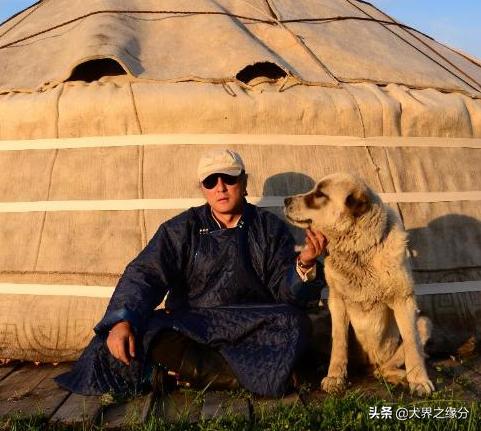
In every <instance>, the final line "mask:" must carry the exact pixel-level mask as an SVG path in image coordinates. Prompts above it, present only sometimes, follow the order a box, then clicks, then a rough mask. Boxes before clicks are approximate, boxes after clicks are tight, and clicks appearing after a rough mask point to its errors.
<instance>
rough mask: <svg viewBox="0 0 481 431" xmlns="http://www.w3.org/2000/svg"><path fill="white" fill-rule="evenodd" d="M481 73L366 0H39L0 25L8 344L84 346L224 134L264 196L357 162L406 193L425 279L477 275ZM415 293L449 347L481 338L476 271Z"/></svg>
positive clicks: (26, 350) (363, 172)
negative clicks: (131, 204)
mask: <svg viewBox="0 0 481 431" xmlns="http://www.w3.org/2000/svg"><path fill="white" fill-rule="evenodd" d="M480 91H481V66H480V64H479V62H478V61H477V60H476V59H472V58H470V57H469V56H467V55H464V54H460V53H458V52H456V51H455V50H452V49H450V48H448V47H446V46H443V45H441V44H439V43H438V42H436V41H434V40H432V39H431V38H429V37H427V36H426V35H424V34H422V33H419V32H417V31H415V30H414V29H411V28H409V27H407V26H403V25H401V24H399V23H397V22H396V21H394V20H393V19H392V18H390V17H388V16H387V15H385V14H383V13H382V12H381V11H379V10H378V9H376V8H375V7H373V6H372V5H370V4H368V3H366V2H363V1H357V0H316V1H307V0H306V1H294V0H291V1H289V0H268V1H265V0H248V1H247V0H246V1H234V0H232V1H227V0H219V1H192V0H189V1H187V0H184V1H179V0H176V1H173V0H172V1H166V0H163V1H153V0H144V1H132V0H129V1H127V0H91V1H89V2H85V1H78V0H73V1H72V0H70V1H66V0H43V1H41V2H39V3H36V4H35V5H33V6H32V7H31V8H29V9H27V10H25V11H24V12H22V13H20V14H19V15H17V16H15V17H14V18H12V19H11V20H9V21H7V22H5V23H4V24H2V25H1V26H0V140H1V141H0V184H1V185H2V187H0V244H1V247H0V358H2V357H3V358H19V359H30V360H38V361H58V360H71V359H74V358H76V357H77V356H78V354H79V353H80V351H81V350H82V349H83V347H85V345H86V344H87V342H88V340H89V339H90V337H91V336H92V334H93V333H92V327H93V326H94V324H95V323H96V321H97V320H99V319H100V317H101V316H102V313H103V311H104V309H105V306H106V304H107V302H108V294H106V293H105V292H111V290H112V288H113V287H114V286H115V283H116V281H117V280H118V278H119V276H120V275H121V273H122V271H123V269H124V268H125V265H126V264H127V263H128V262H129V261H130V260H131V259H132V258H134V257H135V256H136V254H137V253H138V252H139V251H140V250H141V249H142V247H143V246H145V244H146V242H147V241H148V239H149V238H150V237H151V236H152V235H153V233H154V232H155V230H156V229H157V227H158V225H159V224H160V223H161V222H163V221H165V220H167V219H168V218H170V217H172V216H173V215H175V214H177V213H179V212H180V211H182V209H183V208H185V207H186V206H185V202H186V201H185V200H189V199H199V198H200V197H201V195H200V192H199V190H198V185H197V181H196V178H195V172H196V165H197V161H198V159H199V157H200V155H201V154H202V153H204V152H205V151H207V150H209V149H211V148H213V147H214V146H218V145H219V144H222V142H223V138H222V136H224V137H225V139H224V142H225V146H229V147H230V148H232V149H234V150H235V151H238V152H239V153H240V154H241V155H242V157H243V159H244V161H245V163H246V166H247V170H248V173H249V186H248V191H249V197H252V198H256V197H258V198H260V202H259V205H266V206H268V207H269V209H270V210H272V211H274V212H275V213H277V214H279V215H280V216H281V217H282V211H281V208H280V206H279V205H280V204H279V205H277V206H276V205H274V206H273V205H271V204H268V203H267V202H268V201H269V199H270V198H272V197H277V198H279V199H278V200H277V201H278V202H281V201H282V200H281V197H282V196H286V195H289V194H295V193H300V192H304V191H306V190H308V189H309V188H310V187H312V185H313V183H314V181H317V180H318V179H320V178H321V177H322V176H324V175H326V174H329V173H332V172H337V171H349V172H352V173H354V174H358V175H360V176H361V177H363V178H365V179H366V181H367V182H368V183H369V184H370V185H371V186H372V187H373V189H374V190H376V191H377V192H379V193H381V194H389V193H394V194H395V199H394V200H393V201H391V203H390V205H392V206H393V208H395V209H396V211H398V212H399V214H400V216H401V217H402V220H403V222H404V225H405V228H406V230H407V231H408V232H409V234H410V243H409V255H410V259H411V263H412V266H413V271H414V277H415V281H416V283H418V285H419V286H418V289H417V290H418V291H419V292H422V289H423V288H425V287H426V286H429V285H432V286H438V284H439V283H443V286H445V285H446V283H461V284H459V285H462V283H463V282H478V281H480V280H481V206H480V205H479V195H480V194H479V193H480V191H481V175H480V165H481V157H480V148H481V93H480ZM219 134H220V135H221V136H219ZM125 135H129V139H128V140H126V141H125V143H123V144H122V145H114V146H112V145H107V144H105V142H106V141H103V140H102V139H103V137H119V138H118V139H119V141H122V142H124V140H122V139H123V137H124V136H125ZM141 135H150V136H151V139H149V141H148V142H147V141H145V140H143V139H141V138H145V136H141ZM86 137H91V138H92V139H93V141H89V142H90V144H89V145H84V144H85V142H86V141H85V140H84V138H86ZM156 137H158V139H157V138H156ZM236 137H237V138H236ZM353 137H357V138H359V139H358V141H356V142H357V144H355V145H354V144H351V142H353V141H352V138H353ZM72 138H79V139H72ZM244 138H245V139H244ZM46 139H50V141H42V140H46ZM111 139H114V140H115V138H111ZM243 139H244V140H243ZM214 141H215V143H214ZM359 141H360V142H361V144H359ZM92 142H93V144H92ZM109 142H111V141H109ZM43 143H46V144H45V145H44V144H43ZM463 192H469V193H471V194H470V197H469V198H457V197H456V196H457V193H463ZM416 193H417V194H418V195H416V196H417V198H416V199H414V201H409V199H404V197H405V196H407V195H409V194H416ZM448 193H453V194H452V195H449V196H450V197H449V199H445V200H444V199H443V196H447V194H448ZM434 195H436V197H435V198H434V197H433V196H434ZM410 196H411V195H410ZM419 196H421V197H419ZM439 196H441V197H439ZM453 196H454V197H453ZM148 200H163V201H162V202H163V203H162V205H161V207H157V208H151V207H149V206H148V205H147V204H146V203H147V201H148ZM125 201H135V205H137V206H136V207H135V208H133V209H132V208H127V207H125V205H124V202H125ZM39 202H40V203H42V202H48V203H51V204H55V205H57V204H58V206H55V205H54V206H50V207H48V206H47V207H45V208H44V207H42V206H41V205H40V206H38V203H39ZM99 202H100V203H99ZM102 202H109V205H110V202H113V207H112V208H109V207H108V205H107V207H105V208H104V207H102V208H100V207H101V206H102ZM188 202H190V201H188ZM76 204H78V205H80V207H82V208H81V209H77V210H72V207H73V206H74V205H76ZM42 205H43V204H42ZM82 205H83V206H82ZM154 206H155V205H154ZM293 232H294V234H295V235H296V238H297V239H298V240H299V242H301V241H302V232H299V231H296V230H293ZM56 286H57V287H58V288H60V289H64V291H63V293H62V291H61V292H60V293H59V291H58V289H56V288H55V287H56ZM83 287H85V292H87V288H89V290H88V292H89V293H88V294H87V293H85V294H83V293H82V292H83V291H82V288H83ZM49 289H51V292H52V294H49ZM92 289H93V293H92ZM95 289H97V290H98V292H97V293H96V291H95ZM431 290H432V289H431ZM431 293H432V292H431ZM419 304H420V306H421V309H422V310H423V311H424V312H426V313H427V314H428V315H430V316H431V318H432V319H433V321H434V328H435V334H434V338H433V343H434V344H433V346H434V347H433V351H441V350H443V349H445V350H449V351H453V350H456V348H458V347H459V346H460V345H461V344H462V343H463V342H464V341H466V340H469V339H470V337H471V339H474V340H475V342H476V341H477V340H479V334H480V332H479V331H480V329H481V328H480V326H479V325H480V323H479V322H480V319H479V317H480V314H481V311H480V309H481V301H480V293H479V291H476V289H475V291H468V292H465V293H453V292H451V291H450V292H447V293H446V292H445V291H442V292H441V291H440V293H439V294H430V295H421V296H420V297H419Z"/></svg>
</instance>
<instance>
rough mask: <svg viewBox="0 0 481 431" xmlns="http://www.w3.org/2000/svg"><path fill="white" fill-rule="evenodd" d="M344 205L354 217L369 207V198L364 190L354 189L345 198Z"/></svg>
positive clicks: (360, 214) (365, 211)
mask: <svg viewBox="0 0 481 431" xmlns="http://www.w3.org/2000/svg"><path fill="white" fill-rule="evenodd" d="M345 203H346V207H347V208H348V209H349V211H350V212H351V214H352V215H353V216H354V217H359V216H362V215H363V214H365V213H367V212H368V211H369V210H370V208H371V200H370V199H369V196H368V194H367V193H366V192H364V191H362V190H355V191H353V192H352V193H350V194H349V195H348V196H347V198H346V202H345Z"/></svg>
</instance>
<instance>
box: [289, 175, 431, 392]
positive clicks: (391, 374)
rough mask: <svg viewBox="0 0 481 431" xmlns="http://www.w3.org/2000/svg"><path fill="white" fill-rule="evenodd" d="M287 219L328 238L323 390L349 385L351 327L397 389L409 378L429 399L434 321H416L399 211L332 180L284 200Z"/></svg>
mask: <svg viewBox="0 0 481 431" xmlns="http://www.w3.org/2000/svg"><path fill="white" fill-rule="evenodd" d="M285 214H286V216H287V218H288V220H289V221H290V222H291V223H293V224H294V225H296V226H299V227H301V228H306V227H308V226H310V227H312V229H314V230H319V231H321V232H322V233H323V234H324V235H325V236H326V238H327V239H328V256H327V257H326V259H325V275H326V280H327V283H328V286H329V300H328V304H329V310H330V312H331V319H332V351H331V360H330V364H329V371H328V374H327V376H326V377H325V378H324V379H323V380H322V383H321V386H322V388H323V389H324V390H325V391H327V392H330V393H334V392H339V391H342V390H344V389H345V387H346V384H347V362H348V329H349V323H350V324H351V325H352V328H353V329H354V334H355V337H356V339H357V341H358V342H359V344H360V346H361V348H362V350H363V351H364V354H365V357H366V358H367V359H368V362H369V363H370V364H371V365H373V366H374V368H375V373H376V374H377V375H378V376H382V378H384V379H385V380H387V381H389V382H391V383H394V384H398V383H403V382H406V380H407V382H408V383H409V387H410V389H411V392H416V393H418V394H419V395H429V394H430V393H431V392H432V391H433V390H434V386H433V384H432V382H431V381H430V380H429V377H428V375H427V373H426V367H425V364H424V353H423V347H424V344H425V342H426V341H427V339H428V338H429V336H430V333H431V322H430V321H429V320H428V319H427V318H425V317H419V316H418V309H417V305H416V299H415V297H414V291H413V281H412V277H411V272H410V269H409V265H408V262H407V258H406V236H407V235H406V232H405V231H404V230H403V228H402V226H401V223H400V221H399V219H398V217H397V215H396V214H395V212H394V211H393V210H392V209H390V208H389V207H388V206H386V205H385V204H383V202H382V201H381V199H380V198H379V196H378V195H377V194H376V193H374V192H373V191H372V190H371V189H370V188H369V187H368V186H367V185H366V184H365V183H364V182H363V181H362V180H360V179H359V178H357V177H354V176H352V175H348V174H333V175H329V176H327V177H325V178H323V179H322V180H321V181H320V182H319V183H318V184H317V185H316V186H315V187H314V189H313V190H312V191H310V192H309V193H306V194H302V195H297V196H293V197H289V198H286V199H285ZM401 338H402V341H401ZM403 365H405V368H404V369H403V368H401V367H402V366H403Z"/></svg>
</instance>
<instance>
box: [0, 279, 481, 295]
mask: <svg viewBox="0 0 481 431" xmlns="http://www.w3.org/2000/svg"><path fill="white" fill-rule="evenodd" d="M114 289H115V287H114V286H81V285H71V284H22V283H0V294H5V295H41V296H44V295H48V296H74V297H90V298H110V297H111V296H112V293H113V292H114ZM414 290H415V293H416V295H418V296H423V295H442V294H448V293H465V292H480V291H481V280H478V281H462V282H453V283H431V284H417V285H416V286H415V288H414ZM327 296H328V289H323V290H322V293H321V297H322V299H326V298H327Z"/></svg>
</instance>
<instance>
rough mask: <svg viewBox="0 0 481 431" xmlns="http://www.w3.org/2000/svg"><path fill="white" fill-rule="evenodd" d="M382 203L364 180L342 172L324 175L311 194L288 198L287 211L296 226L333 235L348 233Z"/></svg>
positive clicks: (288, 217)
mask: <svg viewBox="0 0 481 431" xmlns="http://www.w3.org/2000/svg"><path fill="white" fill-rule="evenodd" d="M378 203H379V197H378V196H377V195H376V194H375V193H374V192H373V191H372V190H371V189H370V188H369V187H368V186H367V185H366V183H364V181H362V180H361V179H359V178H357V177H355V176H353V175H349V174H342V173H338V174H332V175H328V176H327V177H324V178H323V179H322V180H321V181H319V182H318V183H317V184H316V186H315V187H314V188H313V189H312V190H311V191H310V192H308V193H304V194H301V195H296V196H291V197H288V198H286V199H285V200H284V204H285V208H284V213H285V215H286V217H287V219H288V220H289V222H291V223H292V224H294V225H295V226H298V227H301V228H304V229H305V228H307V227H312V228H313V229H314V230H319V231H321V232H323V233H324V235H326V236H327V237H328V238H329V237H330V236H339V235H342V233H344V232H347V231H348V230H349V229H350V228H351V227H352V226H353V225H354V224H356V223H357V222H358V221H359V220H360V219H362V218H365V217H366V216H367V215H368V213H369V212H370V211H372V209H373V206H374V205H376V204H378Z"/></svg>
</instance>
